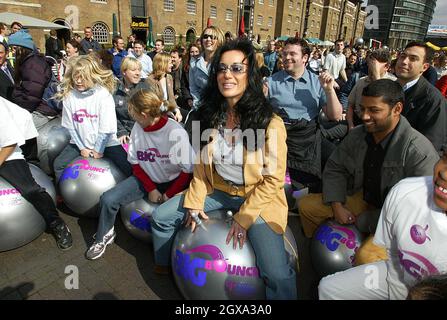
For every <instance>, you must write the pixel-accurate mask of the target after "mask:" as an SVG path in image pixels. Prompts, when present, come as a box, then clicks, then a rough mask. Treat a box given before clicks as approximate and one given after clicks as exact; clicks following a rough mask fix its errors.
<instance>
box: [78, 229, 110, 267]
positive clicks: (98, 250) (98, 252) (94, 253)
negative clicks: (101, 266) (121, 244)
mask: <svg viewBox="0 0 447 320" xmlns="http://www.w3.org/2000/svg"><path fill="white" fill-rule="evenodd" d="M115 237H116V232H115V230H114V228H112V229H111V230H110V231H109V232H108V233H107V234H106V235H105V236H104V238H103V240H102V241H101V242H96V241H95V242H94V243H93V244H92V246H91V247H90V248H89V249H88V250H87V252H86V253H85V257H86V258H87V259H89V260H96V259H98V258H100V257H101V256H102V255H103V254H104V252H106V247H107V246H108V245H109V244H112V243H113V241H114V240H115Z"/></svg>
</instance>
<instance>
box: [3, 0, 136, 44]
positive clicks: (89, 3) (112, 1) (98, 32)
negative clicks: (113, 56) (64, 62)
mask: <svg viewBox="0 0 447 320" xmlns="http://www.w3.org/2000/svg"><path fill="white" fill-rule="evenodd" d="M4 11H8V12H15V13H19V14H23V15H27V16H32V17H35V18H38V19H42V20H47V21H50V22H55V23H58V24H62V25H66V26H68V27H69V28H70V29H71V30H72V32H73V33H79V34H80V35H81V36H83V32H84V31H83V29H84V27H85V26H91V27H92V28H93V33H94V36H95V38H96V39H97V40H98V41H99V42H100V43H103V44H107V43H109V44H110V43H111V40H112V35H113V31H114V30H113V29H114V25H115V29H116V31H117V32H118V33H121V34H122V35H127V34H129V33H130V24H131V1H130V0H77V1H72V0H45V1H41V0H20V1H18V0H17V1H16V0H0V12H4ZM113 13H115V19H114V15H113ZM114 20H115V23H114ZM30 33H31V35H32V36H33V39H34V41H35V43H36V45H37V47H39V48H45V35H48V33H49V30H38V29H31V30H30ZM58 36H59V37H60V38H62V39H64V40H68V39H69V38H70V37H71V35H70V31H69V30H59V31H58Z"/></svg>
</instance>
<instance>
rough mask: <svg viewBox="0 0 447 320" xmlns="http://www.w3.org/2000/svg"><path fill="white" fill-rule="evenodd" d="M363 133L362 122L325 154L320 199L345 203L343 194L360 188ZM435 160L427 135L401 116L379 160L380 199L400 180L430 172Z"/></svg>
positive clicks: (364, 149) (351, 192)
mask: <svg viewBox="0 0 447 320" xmlns="http://www.w3.org/2000/svg"><path fill="white" fill-rule="evenodd" d="M366 133H367V132H366V130H365V126H364V125H360V126H357V127H355V128H354V129H352V130H351V131H349V134H348V135H347V136H346V137H345V138H344V139H343V141H342V142H341V143H340V145H338V147H337V149H335V150H334V152H333V153H332V154H331V156H330V157H329V160H328V161H327V163H326V167H325V169H324V171H323V201H324V203H326V204H328V203H331V202H342V203H345V202H346V196H348V195H353V194H355V193H357V192H359V191H360V190H361V189H362V188H363V175H364V172H363V162H364V160H365V156H366V151H367V150H368V144H367V142H366V139H365V137H366ZM438 160H439V156H438V154H437V152H436V151H435V149H434V148H433V146H432V145H431V144H430V143H429V141H428V140H427V138H425V137H424V136H423V135H422V134H420V133H419V132H418V131H416V130H414V129H413V128H412V127H411V126H410V124H409V123H408V121H407V119H405V117H402V116H401V118H400V121H399V124H398V126H397V127H396V129H395V131H394V134H393V136H392V137H391V140H390V141H389V142H388V147H387V152H386V155H385V159H384V161H383V164H382V170H381V172H382V175H381V183H380V190H381V196H382V201H383V200H385V197H386V196H387V194H388V192H389V191H390V190H391V188H392V187H393V186H394V185H395V184H396V183H398V182H399V181H400V180H402V179H404V178H408V177H419V176H428V175H432V174H433V167H434V166H435V164H436V162H437V161H438Z"/></svg>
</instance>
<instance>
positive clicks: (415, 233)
mask: <svg viewBox="0 0 447 320" xmlns="http://www.w3.org/2000/svg"><path fill="white" fill-rule="evenodd" d="M427 230H428V224H427V225H426V226H425V228H423V227H422V226H420V225H418V224H415V225H413V226H412V227H411V228H410V235H411V239H413V241H414V242H416V243H417V244H423V243H424V242H425V241H426V240H427V239H428V240H430V241H431V239H430V237H429V236H428V235H427V234H426V231H427Z"/></svg>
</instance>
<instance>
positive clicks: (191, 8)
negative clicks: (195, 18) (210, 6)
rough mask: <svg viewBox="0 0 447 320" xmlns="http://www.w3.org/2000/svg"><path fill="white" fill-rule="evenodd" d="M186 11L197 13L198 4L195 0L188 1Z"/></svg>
mask: <svg viewBox="0 0 447 320" xmlns="http://www.w3.org/2000/svg"><path fill="white" fill-rule="evenodd" d="M186 12H187V13H188V14H196V12H197V4H196V2H195V1H194V0H188V1H186Z"/></svg>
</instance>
